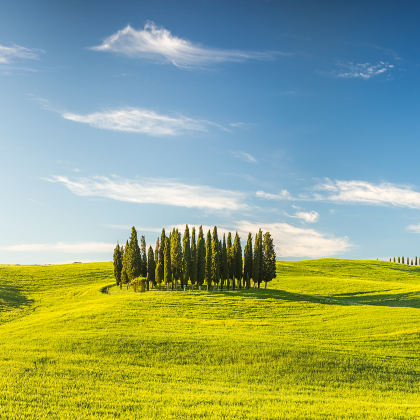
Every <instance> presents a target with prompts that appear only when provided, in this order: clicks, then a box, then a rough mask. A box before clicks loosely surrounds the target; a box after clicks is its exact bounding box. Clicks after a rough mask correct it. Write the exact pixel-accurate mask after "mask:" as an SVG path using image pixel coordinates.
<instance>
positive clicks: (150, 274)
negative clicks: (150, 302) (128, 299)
mask: <svg viewBox="0 0 420 420" xmlns="http://www.w3.org/2000/svg"><path fill="white" fill-rule="evenodd" d="M147 259H148V260H149V263H148V264H147V290H149V284H150V283H152V285H153V286H156V278H155V270H156V264H155V256H154V254H153V248H152V246H151V245H150V246H149V252H148V255H147Z"/></svg>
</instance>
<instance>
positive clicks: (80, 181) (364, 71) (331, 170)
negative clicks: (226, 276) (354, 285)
mask: <svg viewBox="0 0 420 420" xmlns="http://www.w3.org/2000/svg"><path fill="white" fill-rule="evenodd" d="M419 13H420V4H417V3H416V2H386V1H385V2H384V1H353V2H339V1H318V2H314V1H310V0H309V1H178V2H173V1H156V0H154V1H118V2H117V1H19V0H14V1H4V2H2V12H1V14H0V87H1V89H0V92H1V96H0V115H1V125H0V176H1V183H0V194H1V206H0V232H1V234H0V263H22V264H23V263H29V264H33V263H59V262H72V261H107V260H110V259H111V256H112V249H113V247H114V246H115V243H116V242H117V240H119V241H120V243H122V242H125V240H126V238H128V236H129V234H130V227H131V226H132V225H135V226H137V228H138V231H139V235H141V234H144V235H145V236H146V240H147V243H148V245H149V244H153V245H154V243H155V241H156V237H157V236H158V232H159V230H160V229H161V228H162V227H165V228H171V227H173V226H183V225H185V223H188V224H190V226H199V225H200V224H202V225H204V226H208V227H212V226H214V225H217V226H218V227H220V228H221V231H222V232H223V229H225V230H232V231H235V230H238V231H239V232H240V235H241V236H242V239H243V240H244V239H245V235H246V233H247V232H248V231H251V232H253V233H254V232H255V231H257V230H258V228H259V227H261V228H263V229H264V230H270V231H271V232H272V234H273V236H274V239H275V244H276V251H277V257H278V259H307V258H318V257H328V256H334V257H342V258H357V259H370V258H375V259H376V258H383V259H385V258H389V257H391V256H392V257H393V256H397V255H405V256H409V257H414V256H415V255H420V243H419V239H420V236H419V233H420V192H419V191H420V172H419V170H418V168H419V164H418V162H419V157H420V145H419V142H418V137H419V131H420V120H419V118H418V112H419V105H418V103H419V100H418V95H419V93H418V92H419V81H420V66H419V63H420V60H419V53H418V45H420V43H419V41H420V39H419V38H420V30H419V27H418V16H419Z"/></svg>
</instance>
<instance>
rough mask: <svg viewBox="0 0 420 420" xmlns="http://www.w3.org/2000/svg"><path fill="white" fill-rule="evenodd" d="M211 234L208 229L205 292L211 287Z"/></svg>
mask: <svg viewBox="0 0 420 420" xmlns="http://www.w3.org/2000/svg"><path fill="white" fill-rule="evenodd" d="M211 262H212V261H211V233H210V229H209V231H208V232H207V241H206V284H207V291H208V290H209V287H210V286H211Z"/></svg>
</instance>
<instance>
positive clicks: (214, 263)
mask: <svg viewBox="0 0 420 420" xmlns="http://www.w3.org/2000/svg"><path fill="white" fill-rule="evenodd" d="M219 280H220V255H219V238H218V236H217V227H216V226H215V227H214V228H213V238H212V241H211V281H212V282H213V291H214V288H215V287H216V285H218V284H219Z"/></svg>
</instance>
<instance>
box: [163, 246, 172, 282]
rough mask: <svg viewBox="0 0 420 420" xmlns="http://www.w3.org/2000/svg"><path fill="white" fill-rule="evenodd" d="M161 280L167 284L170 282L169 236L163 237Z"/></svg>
mask: <svg viewBox="0 0 420 420" xmlns="http://www.w3.org/2000/svg"><path fill="white" fill-rule="evenodd" d="M163 281H164V282H165V284H167V285H168V286H169V284H171V283H172V267H171V244H170V242H169V238H165V246H164V268H163Z"/></svg>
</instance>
